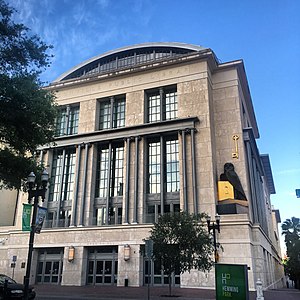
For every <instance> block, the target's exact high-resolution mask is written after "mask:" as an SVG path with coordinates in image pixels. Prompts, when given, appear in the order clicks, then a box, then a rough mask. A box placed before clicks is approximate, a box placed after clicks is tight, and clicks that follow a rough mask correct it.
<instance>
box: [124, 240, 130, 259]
mask: <svg viewBox="0 0 300 300" xmlns="http://www.w3.org/2000/svg"><path fill="white" fill-rule="evenodd" d="M129 259H130V246H129V245H128V244H126V245H124V260H125V261H127V260H129Z"/></svg>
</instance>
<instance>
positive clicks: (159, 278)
mask: <svg viewBox="0 0 300 300" xmlns="http://www.w3.org/2000/svg"><path fill="white" fill-rule="evenodd" d="M144 270H145V272H144V284H145V285H147V284H148V282H149V284H150V285H154V286H164V285H169V276H168V275H166V274H165V273H164V271H163V268H162V265H161V263H160V262H159V261H153V260H152V261H151V262H150V263H149V261H148V260H147V259H145V260H144ZM170 280H171V285H172V286H180V272H179V270H178V271H176V272H175V273H173V274H172V275H171V278H170Z"/></svg>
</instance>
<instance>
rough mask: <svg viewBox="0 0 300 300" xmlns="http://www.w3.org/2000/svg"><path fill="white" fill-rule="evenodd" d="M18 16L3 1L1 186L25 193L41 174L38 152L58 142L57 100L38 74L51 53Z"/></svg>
mask: <svg viewBox="0 0 300 300" xmlns="http://www.w3.org/2000/svg"><path fill="white" fill-rule="evenodd" d="M14 12H15V10H14V9H13V8H11V7H9V6H8V5H7V4H6V3H5V2H4V1H3V0H0V116H1V118H0V144H1V148H0V181H1V187H3V186H4V187H6V188H13V187H15V188H20V187H21V182H22V180H23V179H25V178H26V177H27V175H28V171H29V169H30V171H31V170H36V168H37V166H36V164H35V161H34V159H33V158H32V157H33V154H34V152H35V151H36V149H37V147H38V146H40V145H43V144H47V143H50V142H51V141H53V139H54V123H55V118H56V115H57V108H56V105H55V98H54V95H53V94H52V93H50V92H49V91H47V90H45V89H43V88H42V83H41V81H40V80H39V74H40V73H41V72H42V71H43V70H44V69H45V68H46V67H48V66H49V61H50V57H51V56H50V55H49V54H47V50H48V49H49V48H51V47H50V46H47V45H46V44H45V43H43V42H42V41H41V40H40V38H39V37H37V36H36V35H30V31H29V29H28V28H27V27H25V26H24V25H23V24H16V23H14V22H13V20H12V14H13V13H14Z"/></svg>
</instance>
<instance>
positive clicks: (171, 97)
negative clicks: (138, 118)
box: [146, 87, 178, 123]
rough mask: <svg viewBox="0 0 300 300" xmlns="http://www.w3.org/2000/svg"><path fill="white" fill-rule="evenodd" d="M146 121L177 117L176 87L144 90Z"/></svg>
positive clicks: (151, 121)
mask: <svg viewBox="0 0 300 300" xmlns="http://www.w3.org/2000/svg"><path fill="white" fill-rule="evenodd" d="M146 101H147V121H148V122H149V123H153V122H160V121H166V120H172V119H176V118H177V112H178V103H177V88H176V87H164V88H159V89H156V90H149V91H146Z"/></svg>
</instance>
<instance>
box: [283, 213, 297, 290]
mask: <svg viewBox="0 0 300 300" xmlns="http://www.w3.org/2000/svg"><path fill="white" fill-rule="evenodd" d="M281 228H282V234H283V235H285V239H284V241H285V244H286V249H287V259H286V261H285V265H284V267H285V272H286V274H288V275H289V277H290V279H292V280H293V281H294V282H295V287H296V288H298V289H300V219H299V218H295V217H292V218H291V219H287V220H285V221H284V222H283V224H282V226H281Z"/></svg>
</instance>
